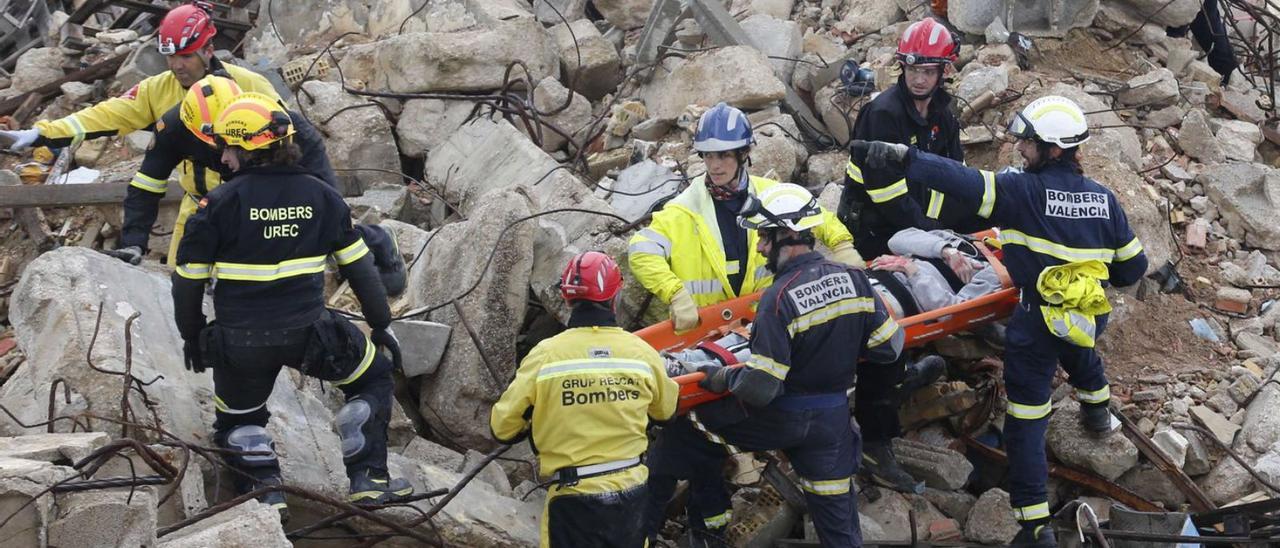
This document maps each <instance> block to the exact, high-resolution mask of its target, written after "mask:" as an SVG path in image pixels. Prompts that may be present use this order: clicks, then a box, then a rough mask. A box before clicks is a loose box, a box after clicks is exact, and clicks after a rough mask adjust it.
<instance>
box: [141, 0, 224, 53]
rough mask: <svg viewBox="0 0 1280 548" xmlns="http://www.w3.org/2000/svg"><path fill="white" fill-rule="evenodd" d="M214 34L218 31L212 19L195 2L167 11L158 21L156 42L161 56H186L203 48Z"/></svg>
mask: <svg viewBox="0 0 1280 548" xmlns="http://www.w3.org/2000/svg"><path fill="white" fill-rule="evenodd" d="M215 34H218V29H217V28H215V27H214V26H213V19H212V18H211V17H209V12H208V11H206V9H205V8H204V7H203V6H201V5H200V3H199V2H197V3H195V4H183V5H181V6H178V7H176V8H173V9H172V10H169V13H167V14H165V16H164V19H162V20H161V21H160V28H159V29H157V31H156V41H157V42H158V43H159V49H160V54H161V55H187V54H189V53H194V52H196V51H197V50H199V49H200V48H203V47H204V46H205V44H208V43H209V40H212V39H213V36H214V35H215Z"/></svg>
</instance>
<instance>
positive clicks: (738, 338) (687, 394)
mask: <svg viewBox="0 0 1280 548" xmlns="http://www.w3.org/2000/svg"><path fill="white" fill-rule="evenodd" d="M973 237H974V246H975V247H976V248H977V249H978V250H979V251H980V252H981V253H982V254H983V255H984V256H985V257H986V259H987V261H988V262H989V263H990V264H991V265H992V267H993V268H994V269H995V271H996V273H997V275H998V276H999V278H1000V283H1001V289H1000V290H999V291H996V292H995V293H990V294H987V295H983V296H981V297H978V298H976V299H971V300H968V301H964V302H962V303H960V304H956V305H952V306H948V307H944V308H939V309H937V310H932V311H929V312H925V313H922V314H915V315H912V316H907V317H905V318H897V317H895V319H896V320H897V321H898V325H899V326H900V327H902V329H903V330H905V332H906V342H905V346H906V347H907V348H911V347H916V346H921V345H923V344H925V343H927V342H929V341H932V340H934V339H939V338H942V337H945V336H947V335H951V334H953V333H959V332H961V331H969V330H972V329H974V328H976V327H978V326H980V325H983V324H987V323H991V322H994V321H996V320H999V319H1002V318H1005V317H1008V316H1009V315H1010V314H1012V313H1013V307H1014V306H1016V305H1017V304H1018V291H1017V289H1015V288H1014V287H1013V282H1012V281H1011V280H1010V279H1009V274H1008V272H1006V271H1005V268H1004V265H1003V264H1002V263H1001V262H1000V257H1001V253H1000V250H999V249H998V248H993V246H991V245H989V244H988V243H987V242H988V241H989V240H997V241H998V240H999V232H998V231H997V230H994V229H993V230H987V231H983V232H979V233H976V234H973ZM759 298H760V294H759V293H755V294H751V295H744V296H742V297H738V298H737V299H733V300H729V301H725V302H723V303H718V304H714V305H711V306H707V307H703V308H702V309H700V310H699V311H698V314H699V316H700V317H701V323H700V324H699V326H698V328H697V329H694V330H692V331H689V332H686V333H683V334H677V333H676V331H675V328H674V327H673V326H672V324H671V321H670V320H667V321H663V322H659V323H656V324H653V325H651V326H649V327H646V328H644V329H641V330H639V331H637V332H636V335H639V336H640V338H642V339H644V340H645V342H648V343H649V345H650V346H653V347H654V348H655V349H657V350H658V351H659V352H662V353H664V355H666V356H667V359H668V363H669V365H670V367H669V369H674V368H675V367H683V368H684V370H686V371H687V370H690V369H696V367H697V366H698V365H726V366H731V367H736V366H740V365H741V364H742V363H743V361H745V358H746V357H748V356H750V352H751V351H750V348H749V347H748V343H747V339H748V330H747V325H748V324H749V323H750V322H751V321H752V320H753V319H754V318H755V307H754V305H755V303H756V301H758V300H759ZM850 344H852V343H850ZM705 360H714V361H712V362H706V361H705ZM700 361H701V362H702V363H698V362H700ZM703 377H704V375H703V374H702V373H698V372H692V373H686V374H683V375H679V376H677V377H675V380H676V382H678V383H679V384H680V404H679V411H678V412H679V413H685V412H688V410H689V409H690V408H692V407H694V406H696V405H698V404H702V403H706V402H709V401H713V400H717V399H720V398H723V397H724V396H725V395H727V394H726V393H714V392H708V391H706V390H704V389H702V388H701V387H699V386H698V382H699V381H701V380H702V379H703Z"/></svg>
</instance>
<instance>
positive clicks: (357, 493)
mask: <svg viewBox="0 0 1280 548" xmlns="http://www.w3.org/2000/svg"><path fill="white" fill-rule="evenodd" d="M412 494H413V486H412V485H410V484H409V482H408V481H405V480H403V479H401V478H395V479H391V478H390V477H389V476H388V475H387V473H386V472H383V471H381V470H374V469H372V468H366V469H364V470H361V471H359V472H356V473H355V474H352V475H351V495H350V496H348V497H347V500H349V501H351V502H352V503H354V504H391V503H393V502H398V501H401V500H404V499H405V498H406V497H408V496H409V495H412Z"/></svg>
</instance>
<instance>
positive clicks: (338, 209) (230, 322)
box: [172, 94, 413, 519]
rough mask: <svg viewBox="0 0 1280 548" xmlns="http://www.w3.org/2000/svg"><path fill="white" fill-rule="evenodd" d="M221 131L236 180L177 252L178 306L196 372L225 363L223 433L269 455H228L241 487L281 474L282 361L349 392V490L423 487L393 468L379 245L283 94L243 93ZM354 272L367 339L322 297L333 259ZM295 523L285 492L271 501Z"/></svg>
mask: <svg viewBox="0 0 1280 548" xmlns="http://www.w3.org/2000/svg"><path fill="white" fill-rule="evenodd" d="M213 133H214V135H215V137H216V139H217V141H218V144H219V146H220V147H221V148H222V161H223V163H225V164H226V165H227V166H228V167H229V168H230V169H231V170H232V171H234V172H235V176H234V177H233V178H232V179H231V180H230V181H229V182H227V183H226V184H223V185H219V186H218V188H215V189H213V190H212V191H210V192H209V194H207V195H205V197H204V198H202V199H201V200H200V205H199V208H198V209H197V211H196V214H195V215H193V216H192V217H191V218H190V219H189V220H188V221H187V231H186V233H185V234H184V236H183V238H182V242H181V244H180V245H179V248H178V266H177V270H176V271H175V272H174V274H173V276H172V279H173V300H174V316H175V320H176V322H177V324H178V331H179V332H180V333H181V335H182V339H183V359H184V360H185V362H186V365H187V368H188V369H191V370H192V371H195V372H197V373H199V372H202V371H204V369H205V368H206V367H208V368H212V369H213V385H214V404H215V406H216V413H215V415H216V417H217V420H216V421H215V422H214V442H215V443H216V444H218V445H219V446H220V447H224V448H227V449H232V450H235V451H260V452H266V453H268V455H238V454H232V455H229V456H228V457H227V459H228V464H229V465H231V466H232V468H233V469H234V470H236V471H238V472H239V474H238V475H237V477H236V480H237V481H236V487H237V489H238V490H239V491H240V492H241V493H244V492H248V491H250V490H253V489H256V488H259V487H263V486H270V485H278V484H280V481H281V479H280V468H279V464H278V462H277V459H276V457H275V455H274V449H273V445H272V442H271V438H270V436H269V435H268V434H267V431H266V429H265V428H264V427H265V426H266V424H267V420H268V418H269V417H270V413H269V412H268V411H267V406H266V404H267V398H268V397H269V396H270V395H271V389H272V386H273V385H274V384H275V378H276V375H277V374H278V373H279V372H280V368H281V367H282V366H285V367H291V368H295V369H298V370H300V371H301V372H303V373H304V374H306V375H308V376H312V377H316V378H319V379H323V380H327V381H331V382H333V383H334V384H335V385H337V386H338V388H339V389H340V390H342V392H343V394H344V395H345V396H346V405H344V406H343V407H342V409H341V410H340V411H338V414H337V417H336V422H337V425H336V426H337V430H338V435H339V437H340V438H341V440H342V456H343V462H344V463H345V464H346V471H347V477H348V478H349V479H350V480H351V494H350V497H349V498H350V500H351V501H352V502H355V503H377V504H381V503H387V502H391V501H394V500H398V499H400V498H401V497H404V496H407V495H409V494H410V493H412V492H413V488H412V486H410V485H409V483H408V482H406V481H404V480H402V479H391V478H389V477H388V474H387V463H386V461H387V423H388V421H389V420H390V413H391V398H392V388H393V382H392V378H391V371H392V362H391V361H390V360H388V359H387V358H386V357H384V356H382V354H381V353H380V352H379V351H378V350H377V347H384V348H387V349H389V350H390V351H391V352H392V355H393V356H394V355H398V354H399V347H398V344H397V342H396V340H395V337H394V336H393V335H392V334H391V333H390V332H389V331H388V330H387V328H388V326H389V324H390V323H391V312H390V309H389V307H388V305H387V299H386V293H385V291H384V290H383V288H382V283H381V281H379V278H378V274H377V270H376V269H375V268H374V266H373V258H372V257H371V256H370V253H369V249H368V247H367V246H366V245H365V242H364V240H362V239H361V237H360V233H359V232H357V231H356V230H355V229H354V228H353V227H352V226H351V212H350V210H349V209H348V207H347V204H346V202H344V201H343V199H342V196H340V195H339V194H338V193H337V192H336V191H335V190H334V189H333V188H331V187H329V186H328V185H325V184H323V183H321V182H320V181H319V179H317V178H316V177H315V175H312V174H311V173H309V172H307V171H305V170H303V169H302V168H300V167H299V166H298V165H297V163H298V159H299V158H300V157H301V152H300V151H299V149H298V146H297V144H296V143H294V142H293V136H294V135H295V129H294V126H293V123H292V121H291V120H290V118H289V115H288V114H287V113H285V111H284V110H283V109H281V108H280V106H279V104H278V103H276V102H275V101H272V100H270V98H267V97H265V96H262V95H257V94H245V95H244V96H241V97H240V98H238V99H237V100H235V101H233V102H232V103H231V104H230V105H228V106H227V107H226V109H225V110H224V111H223V113H222V115H221V116H220V117H219V118H218V120H217V121H216V122H215V123H214V126H213ZM328 256H332V257H333V259H334V260H335V261H336V262H337V264H338V265H339V268H340V269H341V271H342V273H343V274H344V275H345V276H346V278H347V280H349V281H350V283H351V287H352V289H353V290H354V292H355V294H356V297H357V298H358V300H359V301H360V305H361V308H362V309H363V311H364V316H365V319H366V321H367V322H368V324H369V326H370V327H371V328H372V329H373V333H372V335H371V336H370V337H366V336H365V335H364V334H363V333H362V332H361V331H360V330H359V329H358V328H356V327H355V325H353V324H352V323H351V322H349V321H348V320H346V319H345V318H344V317H342V316H340V315H338V314H336V313H334V312H331V311H329V310H327V309H326V308H325V307H324V268H325V259H326V257H328ZM211 279H216V280H217V284H216V286H215V289H214V296H213V304H214V310H215V312H216V314H217V321H216V323H207V322H206V320H205V316H204V313H203V312H202V311H201V302H202V300H203V297H204V288H205V284H206V283H207V282H208V281H209V280H211ZM259 500H262V501H263V502H265V503H268V504H271V505H272V506H274V507H276V508H278V509H280V510H281V512H282V517H283V518H284V519H287V515H288V514H287V513H285V512H286V510H285V507H284V496H283V494H282V493H280V492H271V493H268V494H266V495H263V496H262V497H260V499H259Z"/></svg>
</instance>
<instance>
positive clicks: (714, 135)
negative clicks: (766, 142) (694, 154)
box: [693, 103, 755, 152]
mask: <svg viewBox="0 0 1280 548" xmlns="http://www.w3.org/2000/svg"><path fill="white" fill-rule="evenodd" d="M754 143H755V137H753V136H752V133H751V122H749V121H747V115H746V114H743V113H742V111H741V110H738V109H736V108H733V107H731V106H729V105H726V104H724V103H720V104H718V105H716V106H714V107H711V109H710V110H708V111H706V112H704V113H702V119H701V120H699V121H698V135H697V136H695V137H694V138H693V149H694V150H696V151H698V152H724V151H726V150H737V149H740V148H746V147H748V146H751V145H752V144H754Z"/></svg>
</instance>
